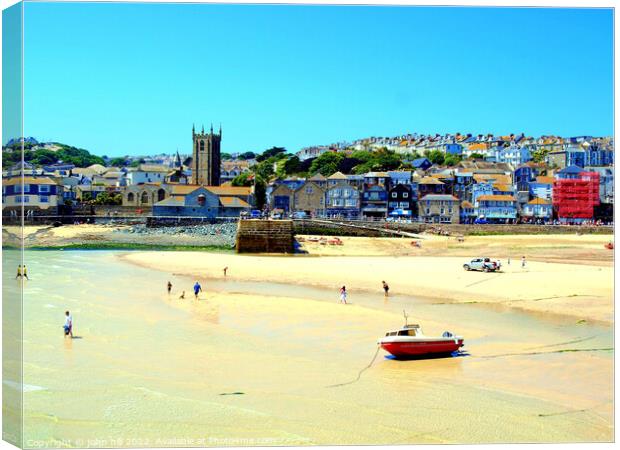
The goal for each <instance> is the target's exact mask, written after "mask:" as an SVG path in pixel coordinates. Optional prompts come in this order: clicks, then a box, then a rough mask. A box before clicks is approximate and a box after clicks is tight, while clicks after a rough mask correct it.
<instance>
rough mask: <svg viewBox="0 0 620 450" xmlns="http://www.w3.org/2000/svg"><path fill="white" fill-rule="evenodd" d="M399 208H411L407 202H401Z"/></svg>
mask: <svg viewBox="0 0 620 450" xmlns="http://www.w3.org/2000/svg"><path fill="white" fill-rule="evenodd" d="M399 206H400V208H402V209H407V208H409V203H407V202H400V204H399Z"/></svg>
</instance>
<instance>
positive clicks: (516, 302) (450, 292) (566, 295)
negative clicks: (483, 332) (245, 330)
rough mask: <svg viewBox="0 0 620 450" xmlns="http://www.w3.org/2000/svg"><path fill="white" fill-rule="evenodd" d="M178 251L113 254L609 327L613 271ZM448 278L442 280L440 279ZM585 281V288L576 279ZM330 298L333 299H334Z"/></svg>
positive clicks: (235, 276)
mask: <svg viewBox="0 0 620 450" xmlns="http://www.w3.org/2000/svg"><path fill="white" fill-rule="evenodd" d="M186 256H187V255H185V254H184V253H183V252H165V253H164V252H132V253H130V254H124V255H122V256H120V258H122V259H123V260H124V261H127V262H130V263H132V264H136V265H139V266H142V267H146V268H151V269H155V270H159V271H164V272H168V273H171V274H174V275H178V276H186V277H191V278H196V279H204V280H209V279H219V278H221V277H222V275H221V270H222V268H223V267H225V266H227V267H228V268H229V272H228V276H227V279H229V280H233V281H250V282H261V281H264V282H276V283H282V284H286V285H289V286H290V287H291V288H294V286H311V287H320V288H323V289H329V290H331V291H334V292H337V290H338V288H339V286H342V285H343V284H344V285H346V286H347V289H348V290H349V292H350V294H349V295H350V296H351V297H354V296H355V293H356V292H380V286H381V281H382V280H387V281H388V284H389V285H390V286H391V291H390V292H391V294H392V295H393V296H398V295H399V294H400V295H406V296H414V297H419V298H424V299H428V300H437V302H435V303H456V304H463V305H466V304H474V303H475V304H479V305H484V306H490V307H508V308H514V309H520V310H524V311H527V312H531V313H535V314H554V315H559V316H569V317H572V318H574V319H575V320H576V321H579V320H586V321H596V322H600V323H605V324H607V325H611V324H612V323H613V268H611V267H597V266H585V265H579V264H559V263H545V262H532V261H529V262H528V263H527V265H526V268H525V269H521V267H520V266H519V262H518V261H515V262H513V265H512V266H509V267H506V266H504V267H503V268H502V269H503V270H502V272H501V273H482V272H466V271H464V270H463V269H462V267H461V265H462V262H463V260H462V259H461V258H459V257H449V256H446V257H434V256H428V257H385V256H376V257H373V258H371V259H368V258H366V257H355V256H353V257H352V256H333V257H332V256H321V257H309V258H308V257H303V256H302V257H290V256H289V257H276V256H249V255H242V256H240V255H236V254H235V255H231V254H218V255H217V256H218V257H217V258H213V257H212V254H208V253H207V254H201V253H192V257H191V259H189V258H187V257H186ZM448 278H449V280H450V281H449V282H448V281H447V279H448ZM584 280H587V283H586V282H585V281H584ZM334 297H336V295H335V294H334Z"/></svg>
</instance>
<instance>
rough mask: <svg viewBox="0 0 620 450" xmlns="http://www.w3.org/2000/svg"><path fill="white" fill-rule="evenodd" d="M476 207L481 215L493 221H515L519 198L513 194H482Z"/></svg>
mask: <svg viewBox="0 0 620 450" xmlns="http://www.w3.org/2000/svg"><path fill="white" fill-rule="evenodd" d="M476 209H477V213H478V216H479V217H484V218H485V219H486V220H487V221H489V222H491V223H515V222H516V220H517V200H516V199H515V198H514V197H513V196H512V195H481V196H480V197H478V199H477V204H476Z"/></svg>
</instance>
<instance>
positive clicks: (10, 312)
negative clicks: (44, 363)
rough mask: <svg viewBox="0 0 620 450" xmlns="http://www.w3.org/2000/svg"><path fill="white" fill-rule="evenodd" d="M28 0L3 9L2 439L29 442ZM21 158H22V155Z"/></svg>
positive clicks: (17, 442) (15, 442)
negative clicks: (24, 273) (24, 272)
mask: <svg viewBox="0 0 620 450" xmlns="http://www.w3.org/2000/svg"><path fill="white" fill-rule="evenodd" d="M22 38H23V3H18V4H16V5H13V6H12V7H10V8H7V9H5V10H4V11H3V12H2V93H3V97H2V98H3V101H2V143H3V147H4V146H6V147H5V148H8V147H10V148H11V150H10V152H11V153H12V155H11V156H12V157H9V156H8V154H6V153H4V152H3V160H2V170H3V179H2V249H3V250H2V416H3V420H2V439H3V440H5V441H7V442H10V443H11V444H14V445H16V446H18V447H23V446H24V442H23V396H24V384H23V360H22V354H23V346H22V342H23V340H22V329H23V328H22V326H23V322H22V318H23V315H22V302H23V281H24V280H23V277H21V276H17V273H18V270H21V268H20V266H23V264H24V262H23V261H24V254H23V216H24V214H23V210H24V208H23V203H22V202H21V201H20V200H19V199H22V198H23V197H20V196H18V195H15V194H16V193H18V192H23V184H24V183H23V177H24V164H23V145H24V140H23V139H22V138H23V114H22V112H23V102H22V94H23V89H22V88H23V73H22V68H23V64H22V62H23V39H22ZM16 160H17V161H16Z"/></svg>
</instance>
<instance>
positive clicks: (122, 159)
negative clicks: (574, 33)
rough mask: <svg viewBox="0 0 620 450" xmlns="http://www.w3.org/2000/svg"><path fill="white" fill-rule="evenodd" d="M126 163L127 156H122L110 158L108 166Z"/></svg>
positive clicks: (120, 165) (124, 164) (119, 165)
mask: <svg viewBox="0 0 620 450" xmlns="http://www.w3.org/2000/svg"><path fill="white" fill-rule="evenodd" d="M126 165H127V158H125V157H123V156H119V157H116V158H112V159H111V160H110V166H113V167H123V166H126Z"/></svg>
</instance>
